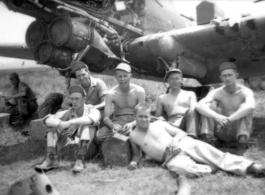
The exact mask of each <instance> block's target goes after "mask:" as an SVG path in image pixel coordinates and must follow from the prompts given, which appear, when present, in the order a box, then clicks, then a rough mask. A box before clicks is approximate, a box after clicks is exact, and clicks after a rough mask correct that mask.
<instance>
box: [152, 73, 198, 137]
mask: <svg viewBox="0 0 265 195" xmlns="http://www.w3.org/2000/svg"><path fill="white" fill-rule="evenodd" d="M164 81H167V82H168V83H169V87H170V91H169V93H167V94H163V95H160V96H159V98H158V100H157V104H156V113H155V115H156V116H157V117H160V116H162V114H163V112H165V113H166V118H167V121H168V122H169V123H170V124H171V125H173V126H175V127H177V128H180V129H182V130H184V131H186V132H187V134H188V135H189V136H191V137H193V138H197V128H198V114H197V112H196V110H195V107H196V103H197V98H196V95H195V94H194V92H192V91H185V90H182V89H181V84H182V72H181V70H179V69H176V68H175V69H171V70H169V71H168V72H167V73H166V76H165V78H164Z"/></svg>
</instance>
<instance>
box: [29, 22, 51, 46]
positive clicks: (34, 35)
mask: <svg viewBox="0 0 265 195" xmlns="http://www.w3.org/2000/svg"><path fill="white" fill-rule="evenodd" d="M46 28H47V26H46V24H45V23H44V22H42V21H40V20H35V21H33V22H32V23H31V24H30V25H29V27H28V29H27V32H26V44H27V46H28V47H29V48H30V49H34V48H36V47H37V46H38V45H39V44H40V43H41V42H42V41H44V40H45V39H47V30H46Z"/></svg>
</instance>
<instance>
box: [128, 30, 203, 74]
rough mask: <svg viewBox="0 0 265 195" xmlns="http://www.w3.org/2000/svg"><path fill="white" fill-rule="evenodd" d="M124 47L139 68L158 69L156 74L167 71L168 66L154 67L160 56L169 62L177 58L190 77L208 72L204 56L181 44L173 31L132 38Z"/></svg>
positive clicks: (179, 65) (129, 57) (130, 59)
mask: <svg viewBox="0 0 265 195" xmlns="http://www.w3.org/2000/svg"><path fill="white" fill-rule="evenodd" d="M124 49H125V52H126V53H127V55H126V59H127V60H129V61H130V62H131V63H132V64H134V65H136V66H137V68H139V69H143V67H144V68H145V69H148V70H150V71H152V70H156V73H153V74H154V75H155V74H158V76H159V75H160V76H161V75H164V74H165V72H166V66H162V67H161V66H160V65H157V66H159V67H157V68H154V67H153V66H155V65H156V64H157V60H156V59H158V58H159V57H160V58H162V59H163V60H165V61H166V62H167V63H171V62H173V61H175V60H176V59H177V61H178V68H180V69H181V70H182V71H183V74H184V75H185V76H188V77H195V78H202V77H204V76H205V75H206V72H207V69H206V66H205V64H204V58H202V57H201V56H199V55H198V54H196V53H195V52H193V51H191V50H189V49H188V48H186V47H184V46H183V45H182V44H180V43H179V42H178V41H177V38H176V36H175V35H173V34H171V32H167V33H160V34H154V35H148V36H144V37H140V38H136V39H133V40H130V41H128V42H127V43H125V45H124Z"/></svg>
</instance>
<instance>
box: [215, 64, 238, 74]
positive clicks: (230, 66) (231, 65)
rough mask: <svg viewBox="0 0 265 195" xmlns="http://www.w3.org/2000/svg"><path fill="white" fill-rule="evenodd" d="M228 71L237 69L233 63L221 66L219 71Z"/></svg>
mask: <svg viewBox="0 0 265 195" xmlns="http://www.w3.org/2000/svg"><path fill="white" fill-rule="evenodd" d="M226 69H237V67H236V65H235V64H234V63H232V62H224V63H222V64H221V65H220V67H219V71H220V72H222V71H223V70H226Z"/></svg>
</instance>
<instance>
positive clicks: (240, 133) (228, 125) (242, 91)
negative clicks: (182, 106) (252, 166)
mask: <svg viewBox="0 0 265 195" xmlns="http://www.w3.org/2000/svg"><path fill="white" fill-rule="evenodd" d="M219 71H220V79H221V81H222V82H223V83H224V86H222V87H219V88H217V89H214V90H212V91H210V92H209V93H208V95H207V96H206V97H205V98H203V99H202V100H201V101H200V102H199V103H198V104H197V107H196V108H197V110H198V111H199V112H200V113H201V114H202V125H201V134H202V135H204V137H205V139H206V141H207V140H211V139H213V138H214V137H216V138H217V139H219V140H222V141H226V142H230V141H234V142H239V143H243V144H246V143H247V142H248V140H249V137H250V133H251V130H252V112H253V110H254V109H255V99H254V94H253V92H252V90H251V89H249V88H247V87H245V86H242V85H239V84H237V83H236V79H237V77H238V73H237V67H236V65H235V64H234V63H232V62H224V63H223V64H221V66H220V67H219Z"/></svg>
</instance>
